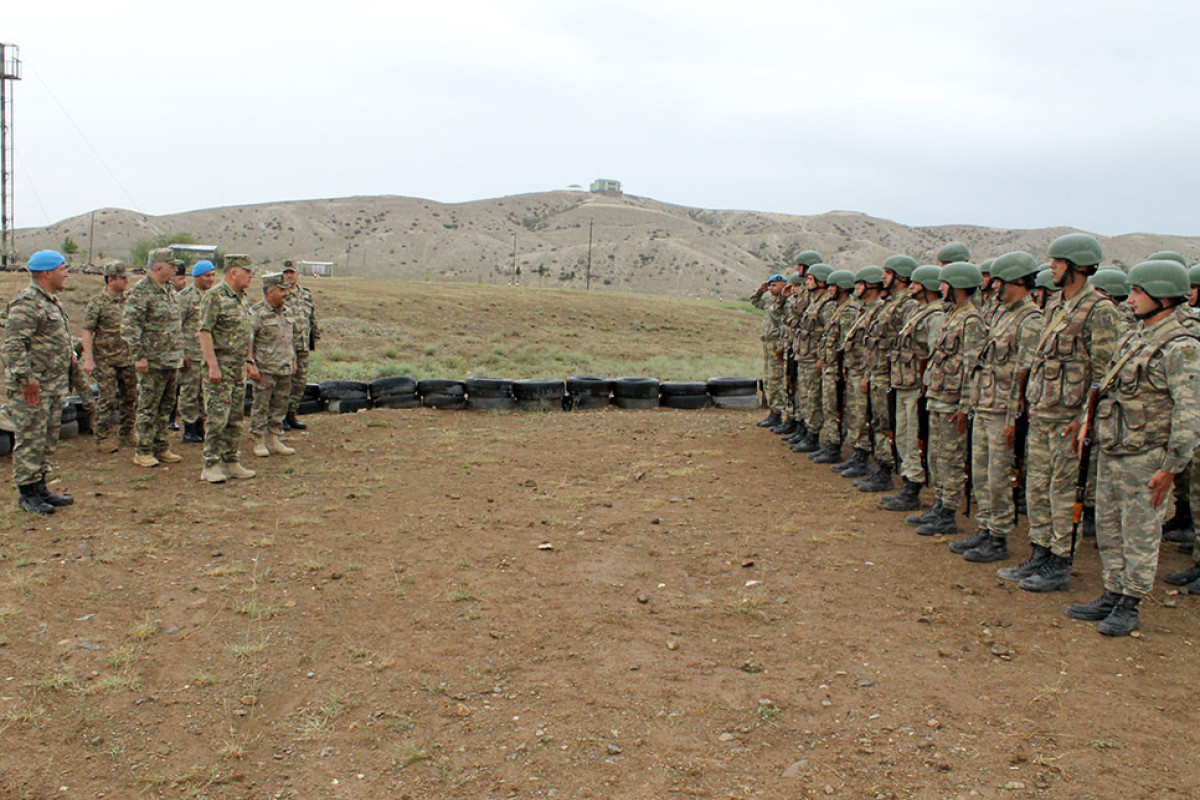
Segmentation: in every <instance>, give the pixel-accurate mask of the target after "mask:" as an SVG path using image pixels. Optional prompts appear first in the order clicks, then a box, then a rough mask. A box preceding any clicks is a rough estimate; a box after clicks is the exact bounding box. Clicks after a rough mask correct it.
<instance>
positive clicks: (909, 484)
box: [879, 478, 921, 511]
mask: <svg viewBox="0 0 1200 800" xmlns="http://www.w3.org/2000/svg"><path fill="white" fill-rule="evenodd" d="M879 505H881V506H883V507H884V508H886V509H887V510H888V511H917V510H919V509H920V508H921V484H919V483H917V482H916V481H910V480H909V479H908V478H904V479H902V483H901V485H900V491H899V492H897V493H896V494H892V495H888V496H887V497H885V498H883V499H882V500H880V501H879Z"/></svg>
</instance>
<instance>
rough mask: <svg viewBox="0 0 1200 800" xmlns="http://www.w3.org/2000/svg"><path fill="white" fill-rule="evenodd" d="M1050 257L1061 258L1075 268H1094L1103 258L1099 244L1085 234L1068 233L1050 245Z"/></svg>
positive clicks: (1094, 238)
mask: <svg viewBox="0 0 1200 800" xmlns="http://www.w3.org/2000/svg"><path fill="white" fill-rule="evenodd" d="M1050 257H1051V258H1063V259H1066V260H1067V261H1070V262H1071V263H1072V264H1074V265H1075V266H1077V267H1094V266H1096V265H1097V264H1099V263H1100V260H1101V259H1102V258H1104V254H1103V253H1102V252H1101V251H1100V242H1099V241H1097V240H1096V237H1094V236H1088V235H1087V234H1086V233H1068V234H1067V235H1066V236H1060V237H1058V238H1057V239H1055V240H1054V241H1053V242H1051V243H1050Z"/></svg>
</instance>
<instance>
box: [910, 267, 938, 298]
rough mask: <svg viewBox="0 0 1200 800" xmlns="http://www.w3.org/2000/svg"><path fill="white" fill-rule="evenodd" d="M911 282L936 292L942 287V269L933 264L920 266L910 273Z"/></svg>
mask: <svg viewBox="0 0 1200 800" xmlns="http://www.w3.org/2000/svg"><path fill="white" fill-rule="evenodd" d="M912 282H913V283H919V284H921V287H922V288H924V289H928V290H929V291H931V292H936V291H937V290H938V287H939V286H941V285H942V269H941V267H937V266H934V265H933V264H922V265H921V266H919V267H917V268H916V269H914V270H913V271H912Z"/></svg>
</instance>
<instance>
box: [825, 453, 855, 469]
mask: <svg viewBox="0 0 1200 800" xmlns="http://www.w3.org/2000/svg"><path fill="white" fill-rule="evenodd" d="M856 455H858V448H857V447H855V448H854V449H853V450H851V451H850V457H849V458H847V459H846V460H845V461H839V462H838V463H836V464H830V465H829V469H831V470H832V471H834V472H841V471H842V470H844V469H850V465H851V464H853V463H854V457H855V456H856Z"/></svg>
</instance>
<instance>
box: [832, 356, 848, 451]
mask: <svg viewBox="0 0 1200 800" xmlns="http://www.w3.org/2000/svg"><path fill="white" fill-rule="evenodd" d="M845 362H846V348H844V347H839V348H838V349H837V350H836V351H835V355H834V363H835V364H836V365H837V424H838V441H839V442H840V441H842V440H844V439H845V438H846V432H845V430H844V429H843V428H842V420H843V417H844V416H845V412H846V367H845Z"/></svg>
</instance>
